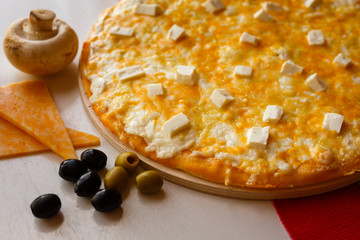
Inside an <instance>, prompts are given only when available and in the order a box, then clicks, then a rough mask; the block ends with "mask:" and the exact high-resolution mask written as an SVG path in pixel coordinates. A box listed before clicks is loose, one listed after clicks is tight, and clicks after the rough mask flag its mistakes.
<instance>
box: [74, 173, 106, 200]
mask: <svg viewBox="0 0 360 240" xmlns="http://www.w3.org/2000/svg"><path fill="white" fill-rule="evenodd" d="M100 185H101V179H100V176H99V175H98V174H97V173H96V172H88V173H85V174H84V175H82V176H81V177H80V179H79V180H78V181H77V182H76V184H75V187H74V191H75V193H76V194H77V195H78V196H79V197H89V196H91V195H93V194H94V193H96V191H97V190H98V189H99V187H100Z"/></svg>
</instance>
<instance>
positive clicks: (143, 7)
mask: <svg viewBox="0 0 360 240" xmlns="http://www.w3.org/2000/svg"><path fill="white" fill-rule="evenodd" d="M161 12H162V9H161V8H160V6H159V5H158V4H144V3H140V4H138V5H137V6H136V8H135V13H136V14H141V15H147V16H157V15H159V14H160V13H161Z"/></svg>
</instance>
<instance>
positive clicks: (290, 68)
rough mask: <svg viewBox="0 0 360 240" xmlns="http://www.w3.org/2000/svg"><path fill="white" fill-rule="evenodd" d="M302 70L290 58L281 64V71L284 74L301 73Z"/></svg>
mask: <svg viewBox="0 0 360 240" xmlns="http://www.w3.org/2000/svg"><path fill="white" fill-rule="evenodd" d="M302 70H303V68H302V67H300V66H299V65H297V64H295V63H294V62H293V61H291V60H287V61H286V62H284V64H283V65H282V66H281V73H282V74H285V75H290V76H292V75H294V74H295V73H299V74H300V73H301V72H302Z"/></svg>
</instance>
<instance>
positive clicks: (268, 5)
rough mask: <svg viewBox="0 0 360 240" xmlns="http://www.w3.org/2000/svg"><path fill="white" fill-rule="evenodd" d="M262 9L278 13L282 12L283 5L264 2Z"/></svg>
mask: <svg viewBox="0 0 360 240" xmlns="http://www.w3.org/2000/svg"><path fill="white" fill-rule="evenodd" d="M262 8H263V9H264V10H265V11H276V12H281V11H282V7H281V5H280V4H278V3H274V2H264V3H263V5H262Z"/></svg>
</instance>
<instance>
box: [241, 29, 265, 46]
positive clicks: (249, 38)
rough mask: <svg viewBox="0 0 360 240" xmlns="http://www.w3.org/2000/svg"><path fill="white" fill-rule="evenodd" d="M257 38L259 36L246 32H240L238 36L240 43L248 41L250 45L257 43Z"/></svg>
mask: <svg viewBox="0 0 360 240" xmlns="http://www.w3.org/2000/svg"><path fill="white" fill-rule="evenodd" d="M259 40H260V38H258V37H255V36H253V35H251V34H249V33H247V32H243V34H241V36H240V43H249V44H252V45H257V44H258V42H259Z"/></svg>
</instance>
